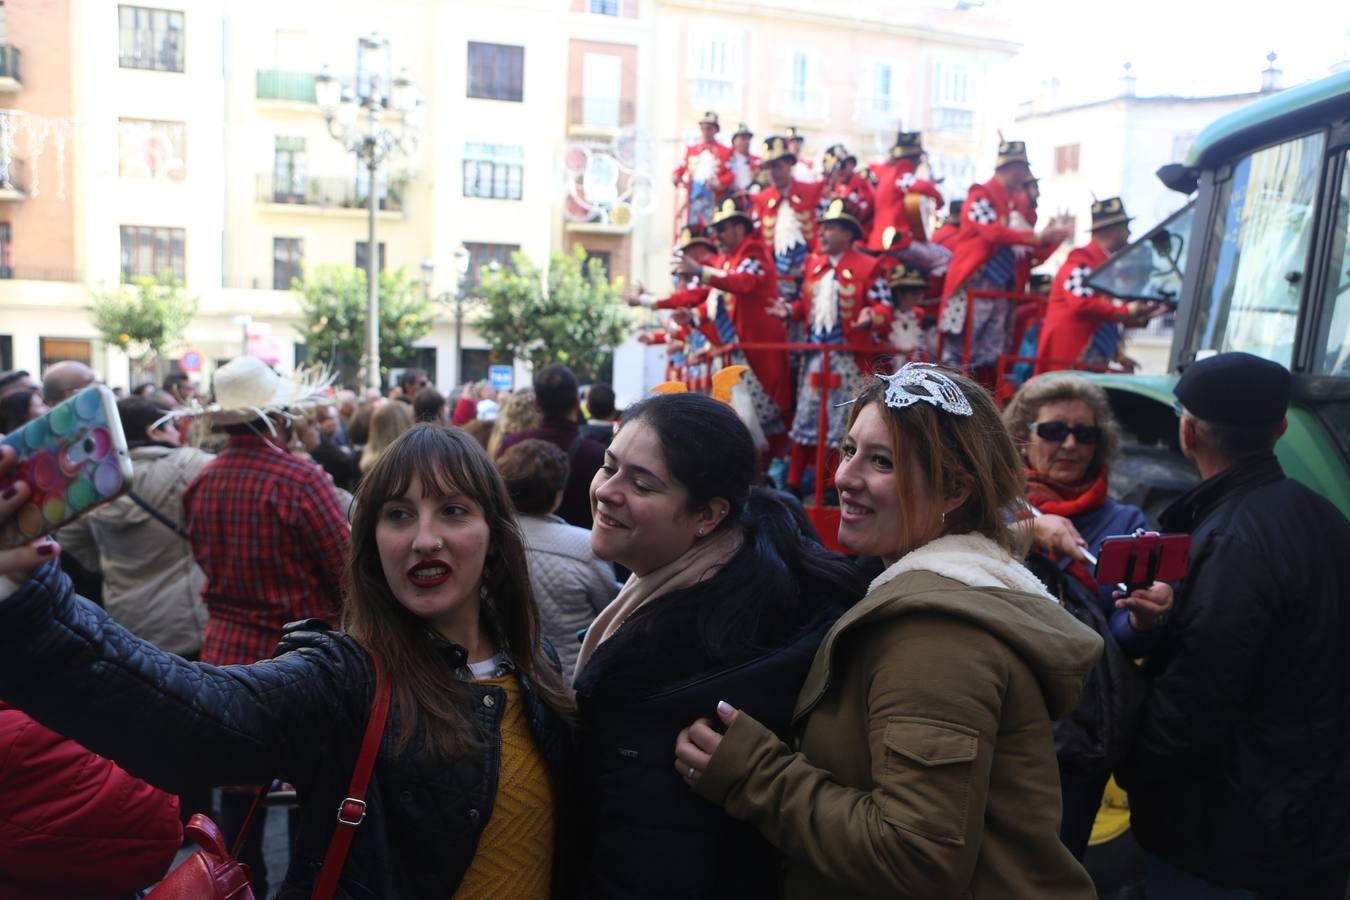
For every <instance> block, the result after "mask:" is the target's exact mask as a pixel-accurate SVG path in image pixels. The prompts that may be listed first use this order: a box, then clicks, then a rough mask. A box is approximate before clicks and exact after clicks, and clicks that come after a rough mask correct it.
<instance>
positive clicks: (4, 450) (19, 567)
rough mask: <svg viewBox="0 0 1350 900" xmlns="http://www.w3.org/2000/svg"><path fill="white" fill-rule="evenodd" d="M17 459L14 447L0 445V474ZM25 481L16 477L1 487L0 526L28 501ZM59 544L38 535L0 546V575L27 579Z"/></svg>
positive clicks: (14, 578)
mask: <svg viewBox="0 0 1350 900" xmlns="http://www.w3.org/2000/svg"><path fill="white" fill-rule="evenodd" d="M17 461H18V455H17V454H16V453H15V452H14V448H13V447H8V446H0V477H3V476H5V475H6V474H8V473H9V472H10V471H11V470H12V469H13V468H14V466H15V464H16V463H17ZM28 493H29V489H28V485H27V484H26V483H25V482H22V481H16V482H14V483H13V484H12V485H10V486H9V487H7V488H5V489H4V490H3V491H0V526H3V525H4V524H5V523H6V522H8V521H9V520H10V518H11V517H13V516H14V514H15V513H17V512H18V511H19V508H20V507H21V506H23V504H24V503H26V502H27V501H28ZM60 552H61V547H60V545H58V544H57V543H56V541H54V540H52V539H51V538H50V537H44V538H39V539H37V540H36V541H32V542H31V543H27V544H24V545H23V546H21V547H9V548H5V549H3V550H0V575H4V576H6V577H8V578H9V579H10V580H12V581H16V582H19V581H27V580H28V576H29V575H32V574H33V570H34V569H36V568H37V567H38V566H40V565H42V564H43V563H45V562H47V561H48V560H50V559H55V558H56V555H57V554H58V553H60Z"/></svg>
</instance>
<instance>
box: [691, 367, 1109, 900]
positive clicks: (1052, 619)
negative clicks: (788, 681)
mask: <svg viewBox="0 0 1350 900" xmlns="http://www.w3.org/2000/svg"><path fill="white" fill-rule="evenodd" d="M842 450H843V462H842V463H841V464H840V467H839V472H838V476H837V483H838V487H839V500H840V505H841V508H842V521H841V523H840V526H839V540H840V543H842V544H843V545H844V546H845V547H847V548H848V549H850V550H852V551H853V552H855V553H859V554H866V555H876V556H880V557H882V558H883V559H884V560H885V562H886V564H887V567H888V568H887V569H886V571H885V572H883V573H882V574H881V575H880V576H879V577H878V578H877V579H876V580H875V581H874V582H873V583H872V586H871V589H870V590H869V592H868V594H867V596H866V597H865V598H864V599H863V600H861V601H859V603H858V604H857V605H856V606H854V607H853V608H852V609H851V610H849V611H848V612H847V613H845V614H844V616H843V617H842V618H841V619H839V621H838V622H837V623H836V624H835V626H834V628H833V629H832V630H831V631H830V633H829V634H828V635H827V636H826V638H825V640H824V641H823V643H822V644H821V646H820V649H819V651H818V652H817V654H816V658H815V661H814V663H813V665H812V668H811V671H810V673H809V675H808V676H807V679H806V683H805V685H804V686H803V687H802V690H801V693H800V694H799V696H798V700H797V706H796V712H795V714H794V736H793V740H792V746H791V747H789V746H787V745H785V744H784V743H782V742H781V741H780V740H778V738H777V737H775V736H774V735H773V734H771V733H770V732H768V731H767V730H766V729H764V728H763V727H762V726H761V725H760V724H759V723H758V722H756V721H755V720H754V719H752V718H751V717H750V716H748V715H744V714H738V713H737V711H736V710H734V709H733V708H731V707H730V706H729V705H728V704H725V703H722V704H719V705H718V710H717V716H718V718H719V719H720V720H721V722H720V725H721V726H725V735H723V734H721V733H719V732H720V731H721V730H722V729H721V728H719V727H717V726H714V724H713V723H712V722H711V721H709V720H706V719H703V720H700V721H699V722H697V723H695V724H693V725H692V726H691V727H690V728H688V729H686V730H685V731H684V732H682V733H681V735H680V738H679V739H678V740H677V742H676V746H675V752H676V762H675V765H676V768H677V769H678V770H679V772H680V774H681V776H682V777H684V778H685V780H686V781H687V782H688V783H689V784H690V785H691V786H692V787H693V789H694V790H695V791H696V792H697V793H698V794H700V795H702V796H703V797H705V798H707V799H708V800H711V801H713V802H714V803H718V804H721V805H723V806H724V807H725V808H726V810H727V812H729V813H730V814H731V815H732V816H735V817H737V818H740V819H744V820H746V821H748V822H751V823H752V824H754V825H755V826H756V827H757V828H759V829H760V831H761V832H762V833H763V834H764V835H765V837H767V838H768V840H769V841H770V842H771V843H772V844H774V845H775V846H776V847H777V848H778V850H779V852H780V853H781V854H782V857H783V866H784V871H783V886H782V893H783V896H785V897H789V898H819V897H830V898H852V897H886V898H914V900H946V898H992V897H998V898H1038V900H1070V898H1072V900H1079V898H1083V900H1086V898H1091V897H1093V896H1094V890H1093V886H1092V882H1091V880H1090V879H1089V877H1088V875H1087V873H1086V872H1085V871H1084V870H1083V868H1082V867H1081V866H1080V865H1079V864H1078V863H1077V862H1076V861H1075V860H1074V858H1073V856H1072V855H1071V854H1070V853H1069V851H1068V850H1066V849H1065V848H1064V846H1063V845H1062V844H1061V843H1060V840H1059V815H1060V798H1059V775H1058V771H1057V768H1056V765H1055V749H1054V744H1053V741H1052V738H1051V732H1050V722H1051V720H1052V719H1053V718H1055V717H1057V716H1059V715H1062V714H1063V713H1065V712H1066V711H1068V710H1069V709H1071V708H1072V705H1073V703H1074V701H1075V700H1076V698H1077V696H1078V693H1079V690H1080V689H1081V687H1082V684H1083V680H1084V679H1085V677H1086V675H1087V672H1088V670H1089V669H1090V668H1091V666H1092V664H1093V662H1094V661H1095V660H1096V659H1097V657H1098V655H1099V654H1100V653H1101V649H1102V648H1101V639H1100V638H1099V637H1098V636H1097V635H1096V634H1095V633H1094V632H1093V631H1091V630H1090V629H1089V628H1087V627H1086V626H1084V625H1082V624H1080V623H1079V622H1078V621H1077V620H1076V619H1075V618H1074V617H1073V616H1072V615H1070V614H1069V613H1068V612H1066V611H1065V610H1063V609H1061V608H1060V607H1059V606H1058V605H1057V604H1056V603H1055V601H1054V600H1053V599H1052V598H1051V597H1050V595H1048V594H1047V593H1046V592H1045V590H1044V589H1043V588H1042V587H1041V585H1040V583H1039V582H1038V581H1037V580H1036V578H1035V577H1034V576H1032V575H1031V573H1030V572H1028V571H1027V570H1026V569H1025V568H1023V567H1022V566H1021V565H1020V564H1019V563H1018V562H1017V561H1016V560H1015V559H1014V558H1013V556H1012V555H1011V553H1010V544H1011V537H1010V534H1009V532H1008V529H1007V527H1006V525H1005V511H1006V510H1008V509H1010V508H1011V507H1012V505H1013V504H1014V503H1015V502H1016V501H1017V500H1018V499H1019V498H1020V497H1021V496H1022V487H1023V484H1022V481H1023V475H1022V464H1021V461H1020V459H1019V457H1018V455H1017V452H1016V450H1015V449H1014V447H1013V443H1012V441H1011V439H1010V438H1009V436H1008V434H1007V432H1006V431H1005V430H1004V428H1003V427H1002V425H1001V423H1000V421H999V417H998V412H997V411H996V410H995V408H994V404H993V402H992V400H991V399H990V397H989V395H988V394H987V393H985V391H984V390H983V389H982V388H980V387H979V386H977V385H976V384H975V383H974V382H972V381H970V380H969V379H967V378H964V377H962V376H959V375H955V374H952V373H947V372H944V371H943V370H940V369H936V368H933V367H929V366H923V365H918V364H911V365H908V366H905V367H904V368H902V369H901V370H900V371H899V372H897V373H896V375H894V376H889V377H886V378H884V379H883V380H882V381H881V382H880V383H878V384H876V385H874V386H872V387H870V388H868V389H867V390H866V391H864V392H863V394H862V395H861V396H860V397H859V398H858V400H857V402H856V404H855V406H854V409H853V412H852V416H851V419H850V421H849V428H848V434H847V436H846V438H845V440H844V443H843V448H842Z"/></svg>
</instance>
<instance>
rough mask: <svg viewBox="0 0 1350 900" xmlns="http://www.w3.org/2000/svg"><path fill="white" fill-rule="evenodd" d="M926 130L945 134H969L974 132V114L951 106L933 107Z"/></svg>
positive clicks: (972, 111)
mask: <svg viewBox="0 0 1350 900" xmlns="http://www.w3.org/2000/svg"><path fill="white" fill-rule="evenodd" d="M928 130H929V131H941V132H945V133H947V134H971V133H973V132H974V131H975V112H974V110H969V109H957V108H956V107H951V106H935V107H933V112H932V116H931V120H930V122H929V125H928Z"/></svg>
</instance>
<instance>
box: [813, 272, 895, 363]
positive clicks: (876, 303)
mask: <svg viewBox="0 0 1350 900" xmlns="http://www.w3.org/2000/svg"><path fill="white" fill-rule="evenodd" d="M886 269H887V266H886V264H885V262H884V261H883V259H882V258H878V257H875V256H869V255H868V254H866V253H863V252H861V251H858V250H849V251H848V252H847V253H845V254H844V255H843V256H841V257H839V262H838V263H837V264H833V265H832V264H831V263H830V258H829V257H828V256H826V255H825V254H824V253H815V254H812V256H811V257H810V258H809V259H807V261H806V274H805V276H804V277H803V278H802V298H801V299H800V300H797V301H795V302H793V303H791V304H789V305H788V309H789V310H790V311H791V313H792V318H793V320H794V321H797V322H804V323H806V326H807V329H808V330H810V328H811V322H812V321H813V320H814V314H815V304H816V288H817V287H818V286H819V284H820V281H821V279H822V278H823V277H824V276H825V274H826V273H827V272H829V271H831V270H833V272H834V280H835V284H836V285H838V302H839V316H838V323H839V324H840V325H841V326H843V329H844V340H845V341H846V342H847V343H849V344H863V345H868V344H871V345H875V346H876V348H877V353H885V352H887V351H889V350H890V347H889V345H888V344H887V343H886V336H887V335H888V334H890V331H891V320H892V319H893V318H894V317H895V310H893V309H892V308H891V303H890V296H891V289H890V286H889V285H888V284H887V283H886ZM864 309H870V310H871V311H872V324H871V325H870V326H863V327H861V328H860V327H858V326H857V321H858V316H860V315H862V311H863V310H864ZM872 356H873V354H870V353H855V354H854V359H855V360H856V361H857V363H858V370H859V371H861V372H863V373H864V374H866V373H867V372H870V371H871V367H872Z"/></svg>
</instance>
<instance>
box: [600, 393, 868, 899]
mask: <svg viewBox="0 0 1350 900" xmlns="http://www.w3.org/2000/svg"><path fill="white" fill-rule="evenodd" d="M756 468H757V453H756V451H755V446H754V442H753V440H752V439H751V437H750V432H749V431H748V430H747V429H746V427H745V425H744V424H742V422H741V420H740V419H739V418H737V416H736V413H735V412H734V411H733V410H732V409H731V407H730V406H727V405H725V404H723V403H720V402H718V401H716V400H713V399H711V398H709V397H704V396H701V395H698V394H670V395H658V396H654V397H651V398H649V399H647V400H644V401H642V402H641V403H638V404H636V405H635V406H634V407H632V408H630V409H629V410H628V411H627V412H626V413H625V415H624V417H623V420H622V422H621V423H620V425H619V430H618V433H617V434H616V435H615V437H614V440H613V442H612V443H611V444H610V446H609V447H608V449H607V451H606V454H605V463H604V465H603V467H602V468H601V469H600V471H599V472H597V473H596V475H595V478H594V480H593V481H592V482H591V507H592V511H593V513H594V520H595V525H594V528H593V530H592V531H591V546H592V548H593V549H594V550H595V553H596V555H597V556H599V557H600V558H601V559H605V560H610V561H613V562H617V563H619V564H621V565H623V566H625V567H626V568H628V569H629V570H631V571H632V572H633V575H632V577H631V578H630V579H629V580H628V582H627V583H626V584H625V585H624V587H623V589H622V590H621V591H620V592H619V595H618V597H616V598H615V599H614V601H613V602H612V603H611V604H610V605H609V606H608V607H606V608H605V610H604V611H603V612H601V613H600V615H599V617H598V618H597V619H596V620H595V622H594V623H592V625H591V626H590V628H589V629H588V630H587V632H586V635H585V640H584V641H583V642H582V645H581V651H580V654H579V657H578V660H577V675H576V677H575V680H574V682H573V686H574V688H575V690H576V699H577V712H578V716H579V719H580V724H581V728H580V745H581V748H580V749H581V753H580V756H581V766H580V768H581V775H582V777H581V782H580V786H581V790H580V791H579V795H580V797H581V798H582V799H583V810H584V813H585V816H586V820H587V826H588V827H587V829H586V832H587V838H588V843H589V845H590V846H589V850H588V852H587V853H586V854H585V856H584V857H583V860H584V862H585V865H586V871H587V878H586V883H585V885H584V889H583V896H586V897H588V898H601V900H605V898H615V900H618V898H639V897H640V898H643V900H662V898H694V897H697V898H705V897H736V898H740V900H746V898H759V897H764V898H768V897H774V896H776V895H777V893H778V876H777V868H778V866H777V861H776V859H775V855H774V852H773V848H772V847H771V846H770V845H769V844H768V843H767V842H766V841H765V840H764V838H763V837H761V836H760V835H759V834H757V833H756V832H755V830H754V828H752V827H751V826H749V825H747V824H745V823H742V822H737V821H735V820H734V819H732V818H731V817H729V816H727V815H726V814H725V813H724V812H722V811H721V810H719V809H717V808H716V807H714V806H712V805H710V804H708V803H706V802H705V801H703V800H701V799H699V798H698V797H695V796H694V795H692V794H691V793H689V791H688V789H687V788H686V787H685V785H684V783H683V782H682V781H681V780H680V777H679V775H677V774H676V773H675V772H672V771H671V769H670V748H671V745H672V744H673V742H674V740H675V735H676V734H677V733H678V732H679V730H680V728H682V727H683V726H684V725H686V724H687V723H688V722H689V721H690V720H691V719H693V718H695V717H696V716H700V715H708V714H711V712H712V711H713V709H714V708H715V706H716V703H717V701H718V700H719V699H722V698H726V699H728V700H732V701H733V702H735V703H736V704H737V705H739V706H743V707H745V708H746V709H751V710H754V715H756V716H757V717H759V719H760V721H762V722H764V723H765V725H766V726H767V727H768V728H770V729H776V730H777V731H778V732H779V733H781V734H784V735H786V734H787V730H788V718H789V716H790V714H791V711H792V701H793V698H794V697H795V696H796V695H797V690H798V689H799V688H800V687H801V683H802V679H803V678H804V677H805V675H806V670H807V667H808V666H809V665H810V662H811V658H812V656H813V655H814V654H815V650H816V646H817V644H819V642H820V639H821V637H822V636H823V635H824V633H825V632H826V630H827V629H828V628H829V626H830V623H831V622H833V621H834V619H835V618H837V617H838V615H839V614H840V612H841V611H842V610H843V609H844V608H846V607H847V606H849V605H850V604H852V603H853V602H854V601H855V600H857V598H858V597H859V596H861V594H862V585H861V584H859V583H856V581H855V576H854V573H853V568H852V566H851V565H849V563H848V562H847V560H845V559H844V558H843V557H840V556H837V555H835V554H829V553H826V552H825V551H823V550H822V549H821V548H820V547H819V546H818V545H815V544H812V543H809V542H808V541H806V540H804V539H803V537H802V535H801V532H800V531H799V529H798V526H797V522H796V520H795V518H794V517H793V515H792V513H791V511H790V510H789V509H788V508H787V507H786V506H784V505H783V504H782V502H781V501H779V500H777V499H775V498H774V497H772V496H769V495H763V496H761V495H759V494H757V493H753V492H752V491H751V484H752V483H753V481H754V480H755V476H756Z"/></svg>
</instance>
